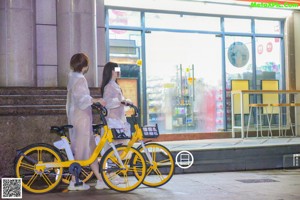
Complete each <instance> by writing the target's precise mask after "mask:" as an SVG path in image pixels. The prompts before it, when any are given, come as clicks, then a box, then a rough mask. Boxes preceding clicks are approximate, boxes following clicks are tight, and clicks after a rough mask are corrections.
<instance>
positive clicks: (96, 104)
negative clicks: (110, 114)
mask: <svg viewBox="0 0 300 200" xmlns="http://www.w3.org/2000/svg"><path fill="white" fill-rule="evenodd" d="M92 108H94V109H97V110H99V111H100V112H101V114H102V115H104V117H105V116H106V115H107V109H106V108H105V107H104V106H103V105H101V103H94V104H92Z"/></svg>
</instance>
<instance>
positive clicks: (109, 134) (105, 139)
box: [35, 115, 129, 172]
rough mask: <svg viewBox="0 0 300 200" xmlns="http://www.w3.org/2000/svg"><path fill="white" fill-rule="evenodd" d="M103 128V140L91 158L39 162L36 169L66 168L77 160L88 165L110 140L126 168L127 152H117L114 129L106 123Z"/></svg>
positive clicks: (122, 165) (42, 170)
mask: <svg viewBox="0 0 300 200" xmlns="http://www.w3.org/2000/svg"><path fill="white" fill-rule="evenodd" d="M100 116H101V115H100ZM101 118H103V119H102V121H103V122H105V118H104V116H101ZM103 129H104V134H103V136H102V137H101V140H100V142H99V144H97V146H96V148H95V149H94V151H93V153H92V155H91V157H90V158H89V159H87V160H68V161H63V162H59V163H58V162H47V163H37V164H36V165H35V170H36V171H39V172H44V171H45V170H46V169H47V168H53V167H65V168H68V167H70V166H71V165H72V164H73V163H75V162H76V163H78V164H80V166H88V165H90V164H92V163H93V162H94V161H95V160H96V159H97V158H98V155H99V154H100V153H101V150H102V149H103V147H104V145H105V144H106V142H108V144H109V145H110V146H111V147H112V148H113V150H114V154H115V156H116V157H117V159H118V161H119V163H120V164H121V167H122V168H125V167H124V163H123V162H122V159H121V157H124V156H125V155H126V154H125V155H122V156H120V155H119V154H118V153H117V151H116V147H115V145H114V144H113V134H112V131H111V129H109V128H108V126H107V124H106V123H105V124H104V126H103ZM65 139H66V138H65ZM127 149H128V150H129V148H126V150H127ZM69 153H70V152H69ZM125 153H126V152H125ZM123 154H124V153H123Z"/></svg>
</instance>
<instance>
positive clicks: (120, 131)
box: [111, 128, 131, 140]
mask: <svg viewBox="0 0 300 200" xmlns="http://www.w3.org/2000/svg"><path fill="white" fill-rule="evenodd" d="M111 131H112V134H113V138H114V139H115V140H118V139H130V138H131V135H130V136H128V135H126V133H125V129H124V128H112V129H111Z"/></svg>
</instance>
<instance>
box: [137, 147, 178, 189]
mask: <svg viewBox="0 0 300 200" xmlns="http://www.w3.org/2000/svg"><path fill="white" fill-rule="evenodd" d="M145 148H147V149H148V151H149V153H150V155H151V157H152V160H153V164H152V165H151V163H150V161H149V160H148V158H147V156H146V153H145V150H144V148H143V147H142V146H141V147H140V148H139V149H138V150H139V151H140V152H141V153H142V154H143V156H144V158H145V159H146V164H147V172H146V177H145V179H144V181H143V184H144V185H147V186H149V187H159V186H162V185H164V184H166V183H167V182H168V181H169V180H170V179H171V178H172V176H173V174H174V170H175V162H174V158H173V156H172V153H171V152H170V150H169V149H168V148H167V147H165V146H163V145H161V144H158V143H146V144H145Z"/></svg>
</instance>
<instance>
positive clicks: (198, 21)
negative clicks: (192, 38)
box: [145, 13, 220, 31]
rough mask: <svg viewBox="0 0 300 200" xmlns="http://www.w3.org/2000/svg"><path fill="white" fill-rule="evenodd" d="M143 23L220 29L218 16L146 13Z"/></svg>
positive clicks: (187, 28) (154, 25) (205, 29)
mask: <svg viewBox="0 0 300 200" xmlns="http://www.w3.org/2000/svg"><path fill="white" fill-rule="evenodd" d="M145 24H146V26H147V27H155V28H170V29H184V30H202V31H220V18H219V17H203V16H192V15H182V14H176V15H175V14H160V13H146V14H145Z"/></svg>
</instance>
